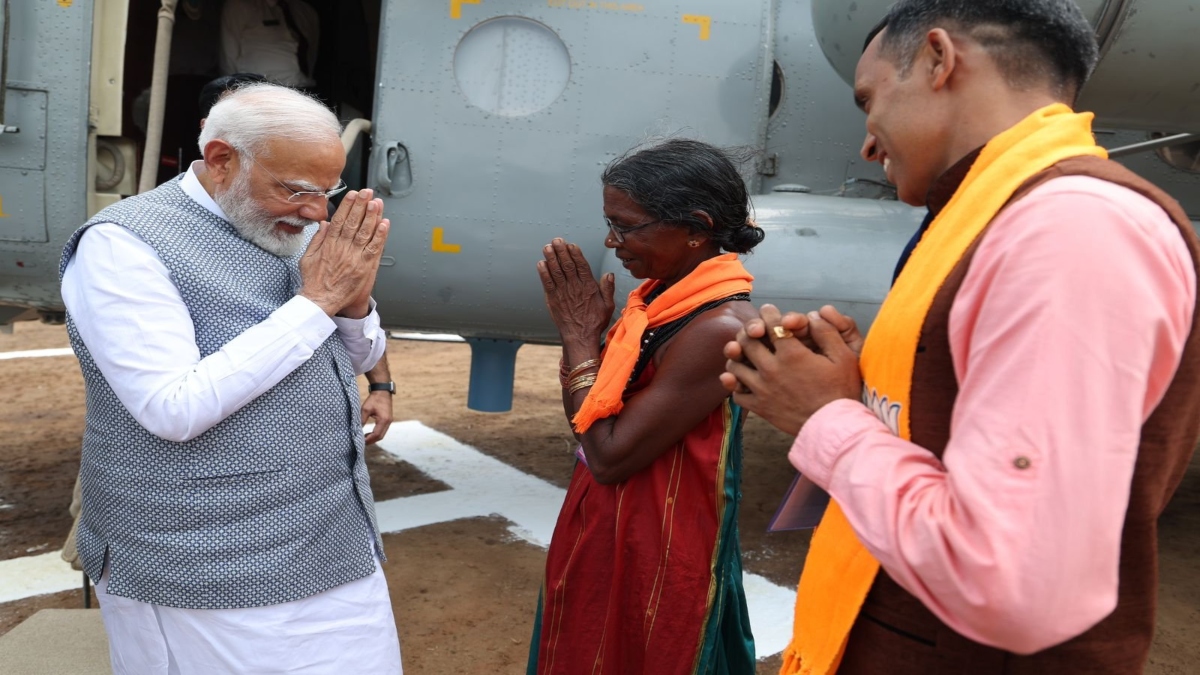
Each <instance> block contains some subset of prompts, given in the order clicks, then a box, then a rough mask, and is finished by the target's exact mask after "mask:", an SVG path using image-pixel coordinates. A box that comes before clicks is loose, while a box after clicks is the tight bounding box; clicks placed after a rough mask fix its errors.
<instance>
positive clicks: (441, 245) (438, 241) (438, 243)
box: [432, 227, 462, 253]
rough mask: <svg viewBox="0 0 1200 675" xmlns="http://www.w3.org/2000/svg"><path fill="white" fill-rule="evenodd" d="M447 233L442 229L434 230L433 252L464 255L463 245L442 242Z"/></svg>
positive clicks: (436, 228)
mask: <svg viewBox="0 0 1200 675" xmlns="http://www.w3.org/2000/svg"><path fill="white" fill-rule="evenodd" d="M445 234H446V231H445V230H444V229H442V228H440V227H435V228H433V247H432V248H433V252H434V253H462V245H461V244H447V243H446V242H445V241H443V240H442V237H443V236H445Z"/></svg>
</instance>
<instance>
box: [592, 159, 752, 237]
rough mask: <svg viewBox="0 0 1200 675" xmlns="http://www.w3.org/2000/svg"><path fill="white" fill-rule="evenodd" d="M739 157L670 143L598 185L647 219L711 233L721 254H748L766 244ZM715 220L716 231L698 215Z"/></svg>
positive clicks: (616, 163)
mask: <svg viewBox="0 0 1200 675" xmlns="http://www.w3.org/2000/svg"><path fill="white" fill-rule="evenodd" d="M735 154H736V153H735V151H726V150H722V149H720V148H717V147H715V146H712V145H709V144H708V143H704V142H701V141H694V140H688V139H683V138H672V139H670V140H667V141H663V142H661V143H658V144H656V145H652V146H650V147H646V148H641V149H637V148H635V149H634V150H631V151H630V152H629V153H627V154H626V155H624V156H623V157H619V158H617V159H615V160H613V161H612V162H611V163H610V164H609V165H608V167H607V168H605V169H604V173H603V174H601V176H600V182H601V183H603V184H604V185H605V186H607V187H611V188H613V189H615V190H620V191H621V192H623V193H625V194H627V195H629V197H630V198H631V199H633V201H635V202H637V204H638V205H639V206H641V207H642V208H643V209H645V210H646V212H647V213H649V214H650V215H652V216H654V217H655V218H659V219H661V220H663V221H667V222H669V223H678V224H679V225H682V226H684V227H687V228H689V229H690V230H692V231H693V232H701V231H703V232H707V233H708V236H709V238H710V239H711V240H712V241H713V242H714V243H716V244H717V245H718V246H719V247H720V248H721V250H723V251H731V252H734V253H748V252H749V251H750V250H751V249H753V248H754V247H755V246H757V245H758V244H759V243H760V242H762V240H763V236H764V234H763V231H762V229H761V228H759V227H758V226H756V225H755V224H754V222H753V221H751V220H750V197H749V194H748V193H747V191H746V183H745V181H743V180H742V177H741V175H740V174H739V173H738V170H737V166H736V164H735V161H734V159H735V158H734V155H735ZM696 211H703V212H704V213H707V214H708V216H709V218H712V228H711V229H709V226H708V224H707V223H706V222H704V220H703V219H701V218H698V217H697V216H696V215H695V212H696Z"/></svg>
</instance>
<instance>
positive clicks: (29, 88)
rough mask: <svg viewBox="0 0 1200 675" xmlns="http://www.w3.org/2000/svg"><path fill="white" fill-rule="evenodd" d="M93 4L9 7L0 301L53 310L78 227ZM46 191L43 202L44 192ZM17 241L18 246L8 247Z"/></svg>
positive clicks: (0, 181) (0, 176) (0, 157)
mask: <svg viewBox="0 0 1200 675" xmlns="http://www.w3.org/2000/svg"><path fill="white" fill-rule="evenodd" d="M92 9H93V2H92V0H72V1H71V2H42V1H40V0H39V1H38V2H27V1H25V0H20V1H18V2H12V3H11V14H10V17H9V19H10V26H9V44H8V54H7V60H6V62H5V64H4V65H5V67H6V68H7V70H8V91H7V102H8V105H9V107H10V108H9V110H7V111H6V113H5V117H6V121H8V123H9V124H10V125H14V120H15V119H16V117H17V116H18V115H19V116H20V117H21V121H20V124H19V125H16V126H20V129H21V131H20V133H18V134H4V137H3V138H0V166H5V167H20V168H10V169H4V170H0V198H3V201H2V202H0V205H2V208H3V210H4V213H7V214H10V215H9V217H8V218H0V233H3V234H0V239H4V240H6V241H5V244H4V246H3V250H2V252H0V253H2V254H0V288H3V289H4V290H5V297H3V298H0V301H3V302H11V303H16V304H29V305H38V306H44V307H56V306H57V307H61V306H62V298H61V296H60V295H59V290H58V275H57V274H56V273H55V270H57V264H58V258H59V256H60V255H61V253H62V242H64V241H65V240H66V238H67V236H68V235H69V234H70V232H72V231H74V229H75V228H77V227H79V225H81V224H82V223H83V221H84V220H85V219H86V205H87V197H86V195H87V185H86V183H87V134H88V125H87V120H88V90H89V71H88V66H87V64H89V63H90V62H91V48H92ZM47 186H49V187H51V188H52V189H53V193H52V194H53V196H52V197H50V198H47V197H48V194H47V193H46V187H47ZM13 239H18V240H20V241H12V240H13Z"/></svg>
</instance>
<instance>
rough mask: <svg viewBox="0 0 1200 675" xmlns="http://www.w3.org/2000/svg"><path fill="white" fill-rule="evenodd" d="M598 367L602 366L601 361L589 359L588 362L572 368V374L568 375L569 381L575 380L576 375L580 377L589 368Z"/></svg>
mask: <svg viewBox="0 0 1200 675" xmlns="http://www.w3.org/2000/svg"><path fill="white" fill-rule="evenodd" d="M598 365H600V359H588V360H587V361H584V362H583V363H581V364H579V365H577V366H575V367H574V368H572V369H571V372H569V373H567V380H573V379H575V376H576V375H579V374H580V373H582V372H583V371H585V370H587V369H588V368H595V367H596V366H598Z"/></svg>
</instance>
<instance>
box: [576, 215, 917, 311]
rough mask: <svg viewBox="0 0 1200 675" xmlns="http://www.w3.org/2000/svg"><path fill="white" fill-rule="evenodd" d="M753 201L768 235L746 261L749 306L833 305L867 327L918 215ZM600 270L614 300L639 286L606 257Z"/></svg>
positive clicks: (796, 307)
mask: <svg viewBox="0 0 1200 675" xmlns="http://www.w3.org/2000/svg"><path fill="white" fill-rule="evenodd" d="M753 199H754V212H755V215H756V218H757V223H758V225H759V226H760V227H762V228H763V229H764V230H766V235H767V236H766V239H764V240H763V243H762V244H760V245H759V246H758V247H756V248H755V249H754V251H753V253H751V254H750V255H748V256H745V258H744V259H745V263H746V267H747V269H749V270H750V272H751V273H752V274H753V275H754V293H753V299H754V303H755V304H756V305H757V304H762V303H765V302H769V303H772V304H774V305H776V306H777V307H780V308H782V309H784V310H785V311H793V310H794V311H812V310H815V309H818V308H820V307H821V305H825V304H833V305H835V306H837V307H838V308H839V309H840V310H842V311H843V312H845V313H847V314H849V315H851V316H853V317H854V319H855V320H856V321H858V322H859V326H860V327H862V328H864V329H865V328H866V327H867V326H869V325H870V323H871V321H872V320H873V319H874V317H875V312H876V311H877V310H878V309H879V304H880V303H881V302H882V301H883V296H884V295H886V294H887V291H888V288H889V287H890V286H891V282H892V269H893V268H894V267H895V264H896V260H897V259H898V258H899V257H900V252H901V251H903V250H904V245H905V244H906V243H907V242H908V240H909V238H910V237H911V236H912V234H913V232H916V230H917V227H918V226H919V225H920V224H921V218H922V216H923V212H922V210H920V209H914V208H912V207H910V206H905V205H904V204H901V203H899V202H895V201H887V200H874V199H843V198H840V197H827V196H820V195H806V194H795V193H779V194H769V195H759V196H756V197H754V198H753ZM597 236H600V235H597ZM602 272H604V273H608V272H613V273H614V274H615V275H616V279H617V297H618V298H619V299H623V298H625V297H626V296H627V295H628V293H629V291H631V290H633V288H634V287H635V286H636V285H637V284H638V283H640V282H639V281H638V280H636V279H634V278H633V277H631V276H630V275H629V272H628V271H626V270H625V269H624V268H623V267H621V265H620V262H619V261H618V260H617V259H616V258H614V257H613V256H612V255H609V256H606V257H605V259H604V265H603V269H602Z"/></svg>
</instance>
